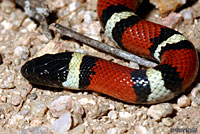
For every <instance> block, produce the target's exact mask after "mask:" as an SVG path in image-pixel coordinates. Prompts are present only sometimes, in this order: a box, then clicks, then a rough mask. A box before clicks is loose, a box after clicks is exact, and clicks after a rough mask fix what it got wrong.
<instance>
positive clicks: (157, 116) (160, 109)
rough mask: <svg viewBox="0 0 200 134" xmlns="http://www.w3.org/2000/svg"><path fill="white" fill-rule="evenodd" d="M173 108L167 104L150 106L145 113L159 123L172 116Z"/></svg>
mask: <svg viewBox="0 0 200 134" xmlns="http://www.w3.org/2000/svg"><path fill="white" fill-rule="evenodd" d="M172 112H173V107H172V105H170V104H169V103H162V104H157V105H152V106H151V107H150V108H149V109H148V112H147V115H149V116H151V117H152V118H153V119H154V120H156V121H159V120H161V118H163V117H166V116H167V115H170V114H172Z"/></svg>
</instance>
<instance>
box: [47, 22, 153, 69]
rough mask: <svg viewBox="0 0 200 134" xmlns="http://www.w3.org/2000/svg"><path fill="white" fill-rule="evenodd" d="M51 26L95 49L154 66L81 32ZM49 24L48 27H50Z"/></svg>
mask: <svg viewBox="0 0 200 134" xmlns="http://www.w3.org/2000/svg"><path fill="white" fill-rule="evenodd" d="M51 26H53V29H54V30H55V28H56V31H57V32H58V33H60V34H62V35H65V36H68V37H71V38H73V39H75V40H78V41H80V42H82V43H84V44H87V45H89V46H91V47H94V48H97V49H100V50H102V51H104V52H107V53H110V54H112V55H116V56H118V57H120V58H123V59H126V60H129V61H133V62H136V63H138V64H139V65H142V66H146V67H154V66H156V65H157V64H156V63H154V62H151V61H148V60H146V59H144V58H141V57H139V56H137V55H134V54H131V53H128V52H126V51H124V50H121V49H118V48H115V47H112V46H109V45H107V44H105V43H102V42H99V41H97V40H94V39H91V38H89V37H87V36H85V35H82V34H79V33H77V32H75V31H73V30H71V29H69V28H67V27H64V26H62V25H60V24H56V23H54V24H52V25H51ZM51 26H50V27H51Z"/></svg>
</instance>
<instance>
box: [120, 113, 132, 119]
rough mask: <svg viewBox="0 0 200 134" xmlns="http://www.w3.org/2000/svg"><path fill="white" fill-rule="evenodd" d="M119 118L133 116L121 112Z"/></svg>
mask: <svg viewBox="0 0 200 134" xmlns="http://www.w3.org/2000/svg"><path fill="white" fill-rule="evenodd" d="M119 117H120V118H131V117H132V114H130V113H129V112H119Z"/></svg>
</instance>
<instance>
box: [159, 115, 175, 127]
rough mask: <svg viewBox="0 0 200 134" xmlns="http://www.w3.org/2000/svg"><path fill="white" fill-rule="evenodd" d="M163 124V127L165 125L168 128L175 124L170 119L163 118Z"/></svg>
mask: <svg viewBox="0 0 200 134" xmlns="http://www.w3.org/2000/svg"><path fill="white" fill-rule="evenodd" d="M162 123H163V125H165V126H167V127H171V126H172V125H173V124H174V122H173V120H172V119H171V118H169V117H167V118H163V119H162Z"/></svg>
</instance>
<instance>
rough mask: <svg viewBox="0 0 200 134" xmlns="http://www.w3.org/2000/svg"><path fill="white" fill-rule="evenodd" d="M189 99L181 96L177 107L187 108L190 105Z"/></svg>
mask: <svg viewBox="0 0 200 134" xmlns="http://www.w3.org/2000/svg"><path fill="white" fill-rule="evenodd" d="M190 102H191V101H190V99H189V98H188V97H187V96H186V95H182V96H181V97H180V98H179V99H178V101H177V104H178V106H179V107H187V106H189V105H190Z"/></svg>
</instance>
